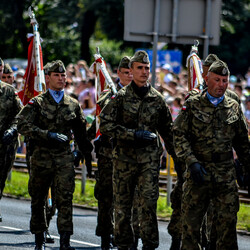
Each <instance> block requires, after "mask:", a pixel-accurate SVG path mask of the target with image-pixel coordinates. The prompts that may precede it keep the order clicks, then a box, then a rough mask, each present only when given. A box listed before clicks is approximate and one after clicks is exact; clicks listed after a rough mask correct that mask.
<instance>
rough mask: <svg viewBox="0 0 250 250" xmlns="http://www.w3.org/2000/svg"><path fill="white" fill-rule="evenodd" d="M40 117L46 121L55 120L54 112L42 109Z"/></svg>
mask: <svg viewBox="0 0 250 250" xmlns="http://www.w3.org/2000/svg"><path fill="white" fill-rule="evenodd" d="M41 115H42V116H43V117H44V118H46V119H48V120H53V119H55V111H54V112H53V111H52V110H45V109H42V110H41Z"/></svg>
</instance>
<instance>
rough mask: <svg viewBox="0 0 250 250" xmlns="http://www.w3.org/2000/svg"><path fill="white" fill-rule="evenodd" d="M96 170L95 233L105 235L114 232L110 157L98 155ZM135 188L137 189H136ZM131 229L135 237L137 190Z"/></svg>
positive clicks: (138, 233)
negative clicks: (96, 210)
mask: <svg viewBox="0 0 250 250" xmlns="http://www.w3.org/2000/svg"><path fill="white" fill-rule="evenodd" d="M97 163H98V170H97V172H96V185H95V192H94V194H95V198H96V199H97V200H98V215H97V226H96V235H97V236H106V235H111V234H112V235H113V234H114V232H113V231H114V229H113V228H114V226H113V178H112V177H113V164H112V160H111V159H110V158H107V157H105V156H103V155H99V156H98V162H97ZM136 190H137V189H136ZM132 225H133V231H134V234H135V236H136V237H137V238H140V232H139V212H138V190H137V192H136V193H135V197H134V201H133V208H132Z"/></svg>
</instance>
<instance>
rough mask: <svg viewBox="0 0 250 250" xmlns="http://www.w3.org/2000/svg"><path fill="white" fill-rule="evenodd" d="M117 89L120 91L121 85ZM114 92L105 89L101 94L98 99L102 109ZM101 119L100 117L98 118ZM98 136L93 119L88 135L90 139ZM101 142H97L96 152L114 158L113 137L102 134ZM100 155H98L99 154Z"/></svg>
mask: <svg viewBox="0 0 250 250" xmlns="http://www.w3.org/2000/svg"><path fill="white" fill-rule="evenodd" d="M116 89H117V91H119V90H120V89H121V86H120V85H117V88H116ZM112 95H113V93H112V91H111V90H110V89H105V90H104V91H102V93H101V94H100V97H99V99H98V101H97V104H98V105H99V106H100V108H101V109H103V107H104V106H105V105H106V104H107V103H108V102H109V101H110V99H111V97H112ZM97 119H99V118H97ZM95 136H96V119H95V120H94V121H93V123H92V124H91V127H90V128H89V129H88V130H87V137H88V139H89V140H93V139H94V138H95ZM99 140H100V141H99V142H98V143H99V144H98V143H97V144H95V145H98V149H97V148H95V150H96V154H97V155H98V154H99V155H102V156H105V157H107V158H110V159H112V144H111V137H109V136H107V135H105V134H102V135H101V136H100V138H99ZM97 157H98V156H97Z"/></svg>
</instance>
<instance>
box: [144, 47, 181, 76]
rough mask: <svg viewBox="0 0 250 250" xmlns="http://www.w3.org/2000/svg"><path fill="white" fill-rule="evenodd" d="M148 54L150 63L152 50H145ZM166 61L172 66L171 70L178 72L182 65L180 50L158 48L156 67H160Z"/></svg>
mask: <svg viewBox="0 0 250 250" xmlns="http://www.w3.org/2000/svg"><path fill="white" fill-rule="evenodd" d="M146 51H147V53H148V56H149V60H150V65H152V60H153V51H152V50H146ZM165 63H168V64H170V65H171V66H172V68H173V72H174V73H175V74H179V73H180V72H181V66H182V51H180V50H158V51H157V59H156V67H161V66H162V65H163V64H165Z"/></svg>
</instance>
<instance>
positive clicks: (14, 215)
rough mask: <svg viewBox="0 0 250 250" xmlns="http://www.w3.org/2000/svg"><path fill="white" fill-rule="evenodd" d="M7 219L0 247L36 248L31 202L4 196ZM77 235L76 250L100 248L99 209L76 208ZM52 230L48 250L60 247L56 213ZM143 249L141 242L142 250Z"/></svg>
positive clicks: (247, 248) (245, 239) (249, 243)
mask: <svg viewBox="0 0 250 250" xmlns="http://www.w3.org/2000/svg"><path fill="white" fill-rule="evenodd" d="M0 209H1V214H2V217H3V221H2V222H1V223H0V250H2V249H6V250H7V249H8V250H25V249H34V236H33V235H32V234H31V233H30V231H29V220H30V201H24V200H17V199H11V198H5V197H4V198H3V199H2V200H1V202H0ZM73 213H74V216H73V220H74V235H73V236H72V237H71V245H72V246H73V247H75V248H76V249H86V250H87V249H91V250H94V249H100V238H99V237H97V236H96V235H95V227H96V221H97V217H96V216H97V214H96V212H95V211H92V210H87V209H80V208H74V211H73ZM166 228H167V223H166V222H159V233H160V246H159V248H158V249H160V250H166V249H169V247H170V236H169V234H168V233H167V230H166ZM49 229H50V233H51V235H53V237H55V243H54V244H46V249H59V235H58V233H57V228H56V216H54V218H53V219H52V221H51V224H50V228H49ZM238 242H239V250H250V237H249V236H242V235H238ZM141 248H142V245H141V242H140V243H139V249H141Z"/></svg>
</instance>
